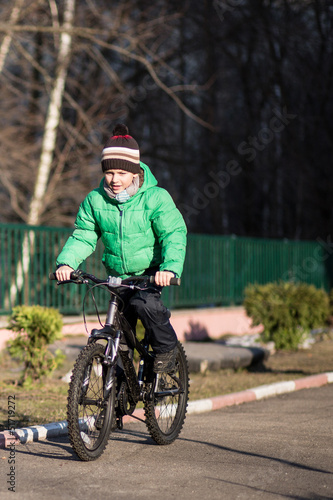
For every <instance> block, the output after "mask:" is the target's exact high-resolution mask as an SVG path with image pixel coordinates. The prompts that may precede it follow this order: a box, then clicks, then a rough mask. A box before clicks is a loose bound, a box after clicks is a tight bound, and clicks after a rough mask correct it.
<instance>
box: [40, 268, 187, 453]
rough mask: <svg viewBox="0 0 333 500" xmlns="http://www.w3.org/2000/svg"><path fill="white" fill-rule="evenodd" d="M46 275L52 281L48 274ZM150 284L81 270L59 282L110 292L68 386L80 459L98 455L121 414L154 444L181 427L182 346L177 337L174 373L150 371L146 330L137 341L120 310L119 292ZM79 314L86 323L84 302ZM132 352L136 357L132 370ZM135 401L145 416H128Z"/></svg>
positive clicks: (73, 438)
mask: <svg viewBox="0 0 333 500" xmlns="http://www.w3.org/2000/svg"><path fill="white" fill-rule="evenodd" d="M49 278H50V279H57V278H56V276H55V274H53V273H51V274H50V275H49ZM91 282H92V283H94V285H93V286H92V285H91ZM153 282H154V277H153V276H133V277H130V278H126V279H120V278H115V277H111V276H109V277H108V278H107V280H101V279H99V278H97V277H96V276H94V275H92V274H87V273H85V272H84V271H82V270H77V271H74V272H72V273H71V279H70V280H68V281H62V282H58V284H66V283H76V284H85V285H87V286H88V292H87V293H89V292H92V289H93V288H95V287H98V286H101V287H103V288H105V289H106V290H108V292H109V293H110V295H111V297H110V300H109V306H108V310H107V315H106V321H105V324H104V325H103V324H102V323H101V326H102V328H101V329H93V330H92V331H91V332H90V336H89V338H88V342H87V345H86V346H85V347H84V348H83V349H82V350H81V351H80V353H79V355H78V357H77V360H76V362H75V365H74V368H73V371H72V376H71V381H70V384H69V390H68V398H67V422H68V434H69V439H70V443H71V445H72V447H73V449H74V451H75V452H76V454H77V455H78V457H79V458H80V459H81V460H83V461H90V460H96V459H97V458H99V457H100V456H101V455H102V453H103V452H104V450H105V448H106V445H107V443H108V440H109V436H110V434H111V433H112V432H113V431H115V430H116V429H119V430H121V429H122V428H123V417H124V416H125V415H130V416H132V418H136V419H137V420H140V421H142V422H144V423H145V424H146V426H147V429H148V432H149V434H150V436H151V437H152V439H153V440H154V441H155V442H156V443H157V444H159V445H168V444H171V443H172V442H174V441H175V439H176V438H177V437H178V436H179V434H180V432H181V429H182V427H183V424H184V421H185V418H186V411H187V403H188V393H189V374H188V364H187V357H186V353H185V350H184V347H183V346H182V344H181V343H180V342H179V341H178V343H177V356H176V369H175V371H174V372H172V373H158V374H156V373H154V371H153V364H154V354H153V352H152V351H151V350H150V347H149V339H148V335H147V332H145V335H144V338H143V340H141V341H139V340H138V337H137V336H136V333H135V332H134V331H133V330H132V328H131V327H130V325H129V323H128V322H127V320H126V318H125V317H124V315H123V313H122V308H121V305H123V304H122V299H121V297H120V295H119V291H120V290H121V289H124V288H129V289H132V290H136V289H138V290H139V289H142V288H147V287H149V286H151V284H152V283H153ZM171 284H174V285H178V284H180V280H179V279H177V278H172V280H171ZM83 316H84V323H85V324H86V318H85V314H84V303H83ZM98 317H99V315H98ZM134 350H136V351H137V352H138V353H139V357H140V361H139V364H138V368H137V369H136V368H135V362H134V358H133V352H134ZM140 401H141V402H142V403H143V407H144V416H145V420H143V419H141V418H139V417H137V416H135V415H133V412H134V410H135V408H136V406H137V404H138V403H139V402H140Z"/></svg>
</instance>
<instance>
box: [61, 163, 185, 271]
mask: <svg viewBox="0 0 333 500" xmlns="http://www.w3.org/2000/svg"><path fill="white" fill-rule="evenodd" d="M140 166H141V168H142V169H143V171H144V181H143V184H142V186H141V187H140V188H139V190H138V191H137V193H136V194H135V195H134V196H132V197H131V198H130V199H129V200H128V201H126V202H125V203H120V202H118V201H117V200H115V199H112V198H110V197H109V196H108V195H107V194H106V193H105V191H104V188H103V183H104V179H102V181H101V183H100V186H99V188H97V189H94V191H91V192H90V193H89V194H88V195H87V197H86V198H85V199H84V201H83V202H82V204H81V206H80V209H79V211H78V214H77V217H76V221H75V230H74V232H73V234H72V236H70V237H69V239H68V240H67V242H66V244H65V246H64V248H63V250H62V252H61V253H60V255H59V257H58V259H57V265H58V266H59V265H64V264H67V265H68V266H70V267H72V268H73V269H77V268H78V267H79V266H80V264H81V262H83V261H84V260H85V259H86V258H87V257H89V255H91V254H92V253H93V251H94V250H95V248H96V244H97V241H98V239H99V238H101V239H102V241H103V244H104V247H105V249H104V254H103V264H104V265H105V267H106V270H107V272H108V274H109V275H111V276H120V277H122V278H125V277H127V276H131V275H140V274H143V273H144V271H145V270H146V269H148V268H149V267H155V266H156V267H159V269H160V270H161V271H172V272H174V273H175V274H176V276H177V277H180V275H181V273H182V270H183V265H184V259H185V249H186V226H185V222H184V219H183V217H182V215H181V213H180V212H179V210H178V209H177V208H176V206H175V204H174V202H173V200H172V198H171V196H170V195H169V193H168V192H167V191H166V190H165V189H162V188H160V187H157V180H156V178H155V177H154V175H153V174H152V172H151V171H150V169H149V167H147V165H145V164H144V163H140Z"/></svg>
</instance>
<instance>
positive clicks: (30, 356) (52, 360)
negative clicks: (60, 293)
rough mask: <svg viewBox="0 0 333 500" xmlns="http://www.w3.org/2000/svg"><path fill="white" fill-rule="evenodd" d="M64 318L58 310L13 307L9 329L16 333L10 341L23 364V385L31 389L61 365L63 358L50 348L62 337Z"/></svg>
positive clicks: (59, 352)
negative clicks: (32, 385) (34, 383)
mask: <svg viewBox="0 0 333 500" xmlns="http://www.w3.org/2000/svg"><path fill="white" fill-rule="evenodd" d="M62 325H63V322H62V316H61V314H60V313H59V311H58V310H56V309H53V308H48V307H41V306H17V307H14V309H13V311H12V314H11V316H10V317H9V324H8V329H9V330H13V331H14V332H17V335H16V337H15V338H14V339H13V340H10V341H9V342H8V350H9V353H10V355H11V356H12V357H14V358H18V359H19V360H20V361H22V362H23V363H24V368H23V372H22V376H21V380H20V383H21V384H22V385H25V386H28V385H31V384H32V383H33V382H35V381H37V380H39V381H41V379H42V378H43V377H44V376H49V375H51V374H52V372H53V371H54V370H55V369H56V368H58V366H60V365H61V363H62V362H63V359H64V357H65V356H64V355H63V354H62V353H61V351H60V350H59V349H58V350H57V351H56V352H55V355H53V354H52V353H51V352H50V351H49V349H48V346H49V345H50V344H52V343H53V342H54V341H55V340H57V339H60V338H61V337H62Z"/></svg>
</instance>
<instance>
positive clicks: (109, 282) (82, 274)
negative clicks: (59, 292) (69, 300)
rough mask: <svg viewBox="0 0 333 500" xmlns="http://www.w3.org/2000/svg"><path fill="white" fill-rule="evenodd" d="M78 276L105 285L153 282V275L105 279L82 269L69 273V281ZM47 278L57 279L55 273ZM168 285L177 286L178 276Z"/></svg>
mask: <svg viewBox="0 0 333 500" xmlns="http://www.w3.org/2000/svg"><path fill="white" fill-rule="evenodd" d="M80 278H81V279H85V278H88V279H91V281H93V282H94V283H104V284H105V285H106V284H107V285H109V286H121V285H125V284H127V283H128V282H129V281H146V282H148V283H151V284H154V283H155V276H131V277H130V278H125V279H121V278H117V277H112V276H109V277H108V278H107V279H106V280H101V279H99V278H96V276H94V275H93V274H87V273H85V272H83V271H73V272H72V273H71V281H78V280H79V279H80ZM49 279H50V280H57V277H56V275H55V273H50V274H49ZM170 285H175V286H179V285H180V278H171V280H170Z"/></svg>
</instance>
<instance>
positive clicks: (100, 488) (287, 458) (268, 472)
mask: <svg viewBox="0 0 333 500" xmlns="http://www.w3.org/2000/svg"><path fill="white" fill-rule="evenodd" d="M332 416H333V384H331V385H326V386H323V387H321V388H314V389H305V390H300V391H296V392H292V393H288V394H283V395H280V396H277V397H274V398H269V399H266V400H261V401H255V402H252V403H246V404H243V405H239V406H233V407H228V408H224V409H222V410H218V411H213V412H209V413H203V414H198V415H189V416H188V417H187V419H186V422H185V425H184V429H183V431H182V433H181V435H180V437H179V438H178V439H177V440H176V441H175V442H174V443H173V444H172V445H169V446H157V445H155V444H154V442H153V441H152V440H151V438H150V437H149V434H148V433H147V431H146V427H145V425H144V424H143V423H141V422H135V423H130V424H127V425H126V426H125V427H124V430H123V431H122V432H119V431H117V432H116V433H114V434H113V437H112V439H111V440H110V442H109V444H108V447H107V449H106V451H105V453H104V454H103V455H102V457H101V458H100V459H98V460H97V461H95V462H81V461H80V460H79V459H77V457H76V455H75V454H74V453H73V452H72V449H71V447H70V445H69V442H68V438H67V437H61V438H54V439H52V440H47V441H40V442H35V443H27V444H25V445H23V444H20V445H17V446H16V448H15V450H14V459H15V470H14V469H13V470H14V472H15V480H14V483H15V485H14V489H15V492H14V491H9V490H8V487H9V486H10V484H9V483H7V480H8V476H7V475H8V474H9V473H10V464H9V460H10V457H11V456H12V457H13V451H12V452H11V451H10V450H9V449H4V450H0V456H1V461H0V463H1V470H0V498H1V499H5V500H7V499H13V498H15V495H17V498H20V499H23V500H45V499H47V500H48V499H64V500H67V499H71V500H72V499H79V500H84V499H91V498H92V499H93V500H99V499H103V500H105V499H109V498H110V499H112V500H117V499H130V500H131V499H156V498H163V500H169V499H177V500H178V499H181V500H189V499H191V500H197V499H198V500H199V499H200V500H203V499H204V500H215V499H216V500H217V499H218V500H221V499H228V500H233V499H239V500H248V499H268V500H270V499H272V500H277V499H297V500H299V499H307V500H309V499H311V500H320V499H321V500H325V499H333V446H332V444H333V442H332V441H333V440H332V430H333V427H332ZM12 477H13V476H12Z"/></svg>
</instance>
